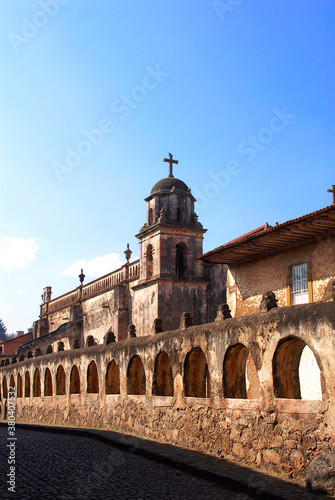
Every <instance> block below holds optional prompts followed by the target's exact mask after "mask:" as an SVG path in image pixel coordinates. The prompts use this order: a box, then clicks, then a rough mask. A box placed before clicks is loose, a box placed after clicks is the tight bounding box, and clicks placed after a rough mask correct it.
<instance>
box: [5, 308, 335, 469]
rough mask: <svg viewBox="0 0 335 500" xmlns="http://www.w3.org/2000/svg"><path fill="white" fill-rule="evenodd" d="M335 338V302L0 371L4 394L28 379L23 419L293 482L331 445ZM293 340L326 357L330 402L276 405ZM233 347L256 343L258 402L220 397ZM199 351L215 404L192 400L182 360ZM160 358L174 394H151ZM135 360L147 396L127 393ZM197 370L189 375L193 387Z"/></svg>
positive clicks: (57, 355)
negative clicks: (132, 440)
mask: <svg viewBox="0 0 335 500" xmlns="http://www.w3.org/2000/svg"><path fill="white" fill-rule="evenodd" d="M334 332H335V304H334V303H332V302H328V303H318V304H306V305H301V306H296V307H294V308H292V309H291V308H277V309H274V310H273V311H272V312H270V313H269V314H265V315H264V314H255V315H251V316H249V317H241V318H232V319H229V320H227V321H222V322H215V323H211V324H208V325H201V326H191V327H189V328H187V329H186V330H183V331H179V330H178V331H172V332H161V333H158V334H156V335H152V336H147V337H137V338H132V339H126V340H123V341H121V342H113V343H110V344H108V345H94V346H92V347H85V348H81V349H74V350H65V351H62V352H53V353H51V354H48V355H42V356H39V357H37V358H31V359H26V360H24V361H21V362H18V363H16V364H15V365H9V366H5V367H3V368H0V382H1V394H2V396H3V390H4V387H5V386H7V387H8V386H9V385H10V384H17V381H18V380H19V377H21V379H22V382H23V389H25V379H26V376H27V377H28V379H29V380H30V382H29V383H28V388H30V393H29V394H25V390H23V392H22V393H21V394H20V395H18V397H16V418H17V421H20V420H21V421H31V422H34V421H35V422H43V423H55V424H59V425H75V426H78V425H80V426H89V427H96V428H107V429H116V430H120V431H123V432H126V433H130V434H131V433H136V434H138V435H140V436H147V437H148V438H150V439H156V440H161V441H166V442H169V443H171V444H175V445H177V446H184V447H188V448H191V449H195V450H199V451H201V452H203V453H209V454H213V455H217V456H222V457H224V458H226V459H228V460H237V461H240V462H243V463H244V464H246V465H248V464H249V465H254V464H255V463H256V464H257V467H258V468H259V469H260V470H264V471H273V472H277V473H280V472H284V473H286V474H290V475H291V477H292V478H293V479H294V478H303V477H304V476H305V467H306V465H307V464H308V463H309V462H310V461H311V460H312V459H313V458H314V457H315V456H316V455H318V454H319V453H320V451H322V450H323V449H330V448H331V447H332V446H334V440H333V439H334V438H333V435H334V419H333V417H332V415H333V413H332V411H333V406H334V403H333V402H334V396H335V387H334V385H333V373H334V371H335V367H334V359H335V356H334V346H335V338H334ZM293 333H295V334H296V335H297V334H299V337H300V338H301V339H304V341H305V342H306V343H312V345H313V348H314V351H315V352H316V354H317V355H320V357H322V365H321V366H322V367H323V372H322V377H323V379H324V386H323V391H324V394H325V401H304V400H298V399H288V398H286V399H285V398H284V399H276V398H274V391H273V385H274V384H275V381H274V380H273V378H272V360H273V356H274V351H275V348H276V345H278V344H279V343H280V341H281V340H283V341H285V339H286V338H287V337H290V336H292V335H293ZM290 338H291V337H290ZM237 343H242V344H243V345H247V346H251V347H250V350H251V348H252V349H254V348H255V344H256V345H257V349H255V352H257V353H258V354H257V356H259V359H258V361H257V365H258V369H257V376H258V377H259V383H260V388H261V397H260V398H259V399H255V400H250V399H247V398H232V399H225V398H223V397H222V394H223V391H222V384H223V380H222V368H223V366H224V354H225V352H227V350H228V349H229V347H230V346H235V345H236V344H237ZM200 351H201V352H202V353H203V356H204V359H205V364H204V365H203V379H201V380H202V382H201V380H200V382H201V383H203V382H206V383H205V386H206V387H207V389H206V390H208V391H209V395H210V397H195V396H192V397H186V396H185V386H186V385H187V384H185V382H186V379H185V377H186V376H187V370H185V367H186V365H187V361H186V360H187V359H190V356H189V354H190V353H192V352H193V353H194V352H198V353H199V352H200ZM162 352H165V353H166V359H167V364H164V366H163V371H162V373H161V374H160V376H163V375H162V374H163V372H164V373H165V374H166V376H167V379H168V372H169V367H170V368H171V377H172V387H173V395H172V396H164V395H154V394H153V387H154V380H155V379H157V376H158V374H157V373H156V372H155V370H156V367H157V359H159V356H160V355H161V354H162ZM318 353H319V354H318ZM136 357H138V358H140V360H141V364H140V365H141V366H142V367H143V373H144V375H145V377H144V390H143V392H141V393H140V394H139V393H135V394H133V393H129V392H127V391H128V383H127V382H128V379H129V377H130V370H129V366H130V365H131V360H133V359H134V358H136ZM112 361H113V362H115V366H116V367H118V369H117V370H115V373H118V379H119V389H118V390H116V391H115V393H109V392H107V386H108V384H107V382H108V380H107V376H106V375H107V371H108V367H109V366H110V363H111V362H112ZM92 363H95V364H96V371H97V380H96V382H97V383H98V387H97V388H96V389H97V392H91V393H90V392H88V391H87V389H88V372H89V366H91V364H92ZM206 364H207V368H206ZM60 366H61V367H63V369H64V373H65V394H63V395H59V394H56V387H57V383H58V382H57V380H58V379H57V373H58V369H59V367H60ZM74 367H77V371H78V374H79V375H78V377H79V378H78V383H79V386H80V387H79V388H78V390H77V392H76V391H74V389H76V387H73V380H72V378H73V377H72V374H73V369H74ZM195 367H196V366H194V367H193V368H195ZM47 369H49V370H50V372H51V377H52V385H53V388H52V396H46V395H44V379H45V373H46V370H47ZM36 370H39V373H40V385H41V395H40V396H37V395H35V396H34V395H33V386H34V383H35V382H34V375H35V372H36ZM197 373H198V372H197V370H195V369H193V371H192V370H191V377H190V380H191V379H192V377H193V378H194V377H196V374H197ZM12 377H13V382H12ZM158 378H159V377H158ZM232 378H234V377H232ZM206 384H207V385H206ZM139 386H140V384H139ZM73 391H74V392H73ZM328 398H329V399H328Z"/></svg>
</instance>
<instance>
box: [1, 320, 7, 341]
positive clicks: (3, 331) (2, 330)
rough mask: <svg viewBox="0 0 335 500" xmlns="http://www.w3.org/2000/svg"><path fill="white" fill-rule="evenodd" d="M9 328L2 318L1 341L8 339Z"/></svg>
mask: <svg viewBox="0 0 335 500" xmlns="http://www.w3.org/2000/svg"><path fill="white" fill-rule="evenodd" d="M6 333H7V327H6V325H5V323H4V322H3V321H2V319H1V318H0V339H1V340H4V339H6V338H7V335H6Z"/></svg>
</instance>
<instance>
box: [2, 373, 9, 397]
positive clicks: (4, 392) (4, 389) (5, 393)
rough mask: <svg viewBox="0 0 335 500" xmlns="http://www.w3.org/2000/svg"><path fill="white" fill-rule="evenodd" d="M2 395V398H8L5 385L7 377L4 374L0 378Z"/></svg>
mask: <svg viewBox="0 0 335 500" xmlns="http://www.w3.org/2000/svg"><path fill="white" fill-rule="evenodd" d="M2 395H3V398H4V399H7V398H8V387H7V379H6V376H4V378H3V379H2Z"/></svg>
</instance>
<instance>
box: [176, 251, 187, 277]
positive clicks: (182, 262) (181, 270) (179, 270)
mask: <svg viewBox="0 0 335 500" xmlns="http://www.w3.org/2000/svg"><path fill="white" fill-rule="evenodd" d="M186 255H187V246H186V245H185V243H177V244H176V276H177V278H178V279H180V280H183V279H184V278H185V272H186Z"/></svg>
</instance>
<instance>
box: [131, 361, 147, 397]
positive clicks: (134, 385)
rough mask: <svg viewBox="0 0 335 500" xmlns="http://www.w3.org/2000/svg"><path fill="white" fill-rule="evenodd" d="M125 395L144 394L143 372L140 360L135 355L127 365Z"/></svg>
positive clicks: (144, 380)
mask: <svg viewBox="0 0 335 500" xmlns="http://www.w3.org/2000/svg"><path fill="white" fill-rule="evenodd" d="M127 393H128V394H133V395H141V394H145V393H146V379H145V371H144V366H143V363H142V360H141V358H140V357H139V356H138V355H137V354H135V356H133V357H132V358H131V359H130V361H129V364H128V369H127Z"/></svg>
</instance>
